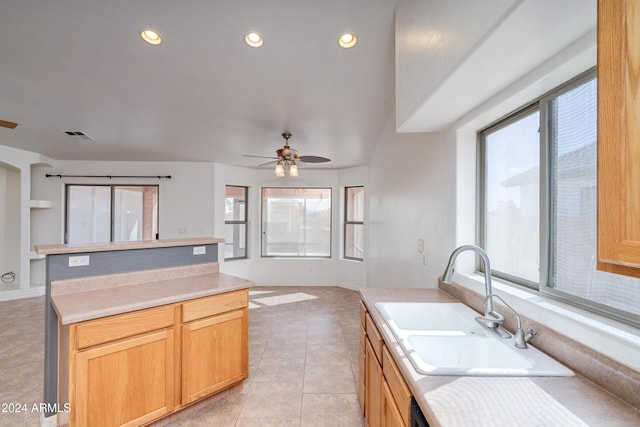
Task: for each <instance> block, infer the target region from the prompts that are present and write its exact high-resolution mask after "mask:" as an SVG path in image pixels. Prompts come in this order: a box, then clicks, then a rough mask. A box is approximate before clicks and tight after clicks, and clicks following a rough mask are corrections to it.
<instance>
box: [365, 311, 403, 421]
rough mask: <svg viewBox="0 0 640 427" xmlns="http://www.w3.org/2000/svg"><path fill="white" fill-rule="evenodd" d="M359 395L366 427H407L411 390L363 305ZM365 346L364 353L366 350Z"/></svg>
mask: <svg viewBox="0 0 640 427" xmlns="http://www.w3.org/2000/svg"><path fill="white" fill-rule="evenodd" d="M360 310H361V326H363V325H364V327H362V328H361V337H360V343H361V344H360V347H361V350H360V351H361V352H364V355H362V356H361V357H360V370H359V372H360V375H359V384H360V390H359V396H360V399H361V401H360V403H361V407H363V408H364V409H363V414H364V418H365V424H366V426H367V427H408V426H409V423H410V422H411V415H410V414H411V408H410V404H411V391H410V390H409V387H408V386H407V384H406V382H405V381H404V378H402V374H401V373H400V370H399V369H398V366H397V365H396V363H395V362H394V360H393V358H392V356H391V353H389V350H388V349H387V347H386V346H385V343H384V339H383V338H382V335H380V332H379V331H378V329H377V328H376V326H375V323H374V322H373V319H372V318H371V316H370V315H369V313H368V312H367V310H366V308H365V306H364V305H363V304H362V305H361V307H360ZM363 347H364V350H363Z"/></svg>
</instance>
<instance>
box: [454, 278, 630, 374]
mask: <svg viewBox="0 0 640 427" xmlns="http://www.w3.org/2000/svg"><path fill="white" fill-rule="evenodd" d="M454 281H455V282H456V283H457V284H458V285H460V286H462V287H464V288H467V289H470V290H472V291H474V292H476V293H478V294H480V295H484V294H485V286H484V276H483V275H480V274H466V275H463V274H456V275H455V276H454ZM492 285H493V291H494V293H495V294H497V295H500V296H501V297H502V298H504V299H506V300H507V302H508V303H509V304H510V305H512V306H513V308H514V309H515V310H516V311H518V313H519V314H521V315H523V316H526V317H528V318H530V319H532V320H534V321H536V322H538V323H540V324H543V325H545V326H547V327H549V328H550V329H553V330H555V331H556V332H558V333H560V334H562V335H565V336H567V337H570V338H571V339H573V340H575V341H579V342H581V343H582V344H584V345H585V346H587V347H589V348H591V349H593V350H595V351H597V352H599V353H602V354H604V355H606V356H608V357H610V358H611V359H613V360H615V361H617V362H619V363H621V364H623V365H625V366H628V367H630V368H631V369H634V370H636V371H640V357H639V356H638V354H639V353H640V330H638V329H636V328H634V327H632V326H629V325H625V324H623V323H620V322H616V321H614V320H611V319H608V318H606V317H603V316H599V315H597V314H595V313H591V312H588V311H586V310H582V309H580V308H578V307H574V306H570V305H568V304H564V303H562V302H560V301H557V300H555V299H552V298H548V297H546V296H544V295H542V294H540V293H538V292H535V291H529V290H525V289H521V288H516V287H514V286H512V285H509V284H508V283H507V282H506V281H503V280H500V279H495V278H493V279H492ZM444 286H447V285H444Z"/></svg>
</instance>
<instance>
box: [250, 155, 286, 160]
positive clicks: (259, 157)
mask: <svg viewBox="0 0 640 427" xmlns="http://www.w3.org/2000/svg"><path fill="white" fill-rule="evenodd" d="M242 157H255V158H257V159H274V160H278V159H279V157H273V156H252V155H250V154H243V155H242Z"/></svg>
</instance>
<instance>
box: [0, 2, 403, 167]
mask: <svg viewBox="0 0 640 427" xmlns="http://www.w3.org/2000/svg"><path fill="white" fill-rule="evenodd" d="M395 3H396V2H395V0H322V1H318V0H269V1H265V0H229V1H221V0H217V1H216V0H185V1H176V0H174V1H169V0H108V1H105V0H56V1H42V0H2V4H1V6H0V119H2V120H8V121H13V122H17V123H18V127H17V128H16V129H14V130H9V129H5V128H0V144H2V145H6V146H11V147H16V148H20V149H24V150H29V151H35V152H38V153H41V154H44V155H46V156H49V157H51V158H54V159H65V160H156V161H217V162H222V163H227V164H234V165H245V166H255V165H258V164H260V163H262V162H263V161H262V160H261V159H250V158H245V157H243V154H254V155H264V156H272V155H275V150H276V149H277V148H279V147H281V146H282V143H283V140H282V138H281V137H280V134H281V133H282V132H283V131H285V130H288V131H291V132H292V133H293V137H292V138H291V141H290V144H291V146H293V147H295V148H297V149H298V150H299V151H300V154H301V155H316V156H323V157H329V158H331V159H332V161H331V162H329V163H326V164H323V165H320V166H321V167H330V168H338V167H346V166H353V165H361V164H366V163H367V162H368V158H369V155H370V152H371V151H372V149H373V146H374V145H375V143H376V142H377V141H378V137H379V135H380V133H381V131H382V129H383V127H384V126H385V124H386V122H387V121H388V119H389V118H390V117H391V114H392V112H393V87H394V76H393V69H394V56H393V55H394V51H393V44H394V8H395ZM142 28H152V29H155V30H157V31H158V32H160V33H161V34H162V36H163V38H164V43H163V44H162V45H161V46H158V47H153V46H150V45H147V44H146V43H144V42H143V41H142V40H141V39H140V38H139V36H138V33H139V31H140V29H142ZM251 30H254V31H258V32H260V33H261V34H262V35H263V36H264V38H265V43H264V46H263V47H262V48H260V49H253V48H249V47H248V46H246V45H245V44H244V41H243V36H244V34H245V33H247V32H248V31H251ZM346 31H352V32H354V33H355V34H357V36H358V38H359V43H358V44H357V45H356V47H354V48H352V49H349V50H345V49H341V48H339V47H338V44H337V38H338V36H339V35H340V34H342V33H344V32H346ZM63 130H81V131H83V132H85V133H86V134H88V135H90V136H91V137H92V138H93V139H94V141H89V142H87V141H83V140H79V141H77V140H74V139H73V138H71V137H68V136H67V135H65V134H64V133H63V132H62V131H63Z"/></svg>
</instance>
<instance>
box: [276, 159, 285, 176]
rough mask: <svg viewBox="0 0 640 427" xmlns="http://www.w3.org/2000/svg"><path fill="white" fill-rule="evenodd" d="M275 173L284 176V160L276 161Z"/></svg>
mask: <svg viewBox="0 0 640 427" xmlns="http://www.w3.org/2000/svg"><path fill="white" fill-rule="evenodd" d="M275 174H276V176H277V177H283V176H284V166H283V165H282V162H278V163H276V171H275Z"/></svg>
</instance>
